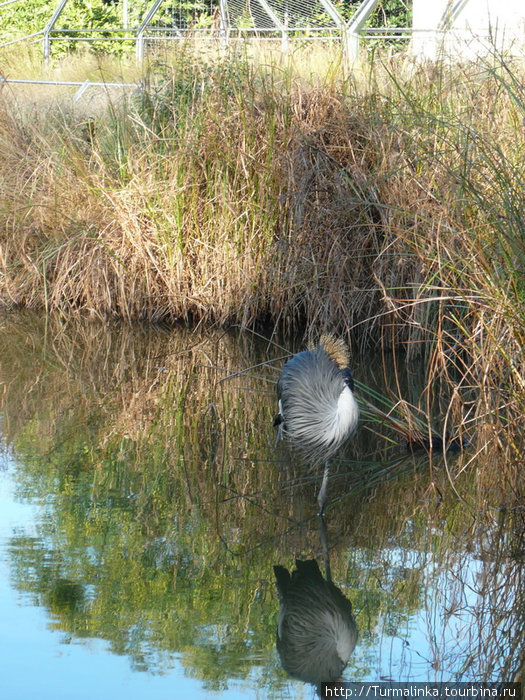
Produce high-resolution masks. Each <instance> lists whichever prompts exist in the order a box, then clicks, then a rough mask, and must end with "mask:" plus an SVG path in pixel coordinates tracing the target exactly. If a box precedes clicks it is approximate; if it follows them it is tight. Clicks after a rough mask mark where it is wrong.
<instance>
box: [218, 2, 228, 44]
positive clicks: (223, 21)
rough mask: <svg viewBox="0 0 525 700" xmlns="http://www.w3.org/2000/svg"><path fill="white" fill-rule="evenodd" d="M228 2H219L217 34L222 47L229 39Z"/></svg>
mask: <svg viewBox="0 0 525 700" xmlns="http://www.w3.org/2000/svg"><path fill="white" fill-rule="evenodd" d="M228 29H229V21H228V0H219V34H220V37H221V39H222V43H223V45H224V46H226V45H227V44H228V39H229V36H228V35H229V32H228Z"/></svg>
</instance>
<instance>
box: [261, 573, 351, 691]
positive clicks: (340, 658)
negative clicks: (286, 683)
mask: <svg viewBox="0 0 525 700" xmlns="http://www.w3.org/2000/svg"><path fill="white" fill-rule="evenodd" d="M295 566H296V569H295V570H294V571H293V572H292V574H290V573H289V571H288V570H287V569H285V568H284V566H274V567H273V570H274V573H275V579H276V582H277V591H278V594H279V617H278V622H277V651H278V652H279V656H280V658H281V663H282V666H283V668H284V670H285V671H286V672H287V673H289V674H290V675H291V676H293V677H294V678H298V679H300V680H303V681H306V682H307V683H314V684H316V685H319V684H320V683H322V682H323V681H328V682H329V681H336V680H338V679H340V678H341V674H342V672H343V670H344V668H345V666H346V664H347V663H348V659H349V658H350V654H351V653H352V651H353V649H354V647H355V645H356V642H357V626H356V623H355V620H354V617H353V615H352V604H351V603H350V601H349V600H348V599H347V598H345V596H344V595H343V593H342V592H341V591H340V590H339V588H337V586H335V585H334V584H333V583H332V582H331V581H327V580H325V579H324V578H323V575H322V574H321V571H320V570H319V566H318V565H317V562H316V561H315V560H313V559H312V560H309V561H299V560H297V561H296V562H295Z"/></svg>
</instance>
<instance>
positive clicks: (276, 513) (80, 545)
mask: <svg viewBox="0 0 525 700" xmlns="http://www.w3.org/2000/svg"><path fill="white" fill-rule="evenodd" d="M39 323H41V325H40V326H39ZM6 330H9V333H5V334H3V335H2V337H1V343H2V347H1V350H2V352H1V353H0V357H1V360H0V362H1V367H0V372H1V374H2V379H3V380H4V386H5V391H4V394H3V396H2V404H3V405H2V410H3V415H4V428H5V433H6V437H7V440H8V442H9V443H10V444H11V445H12V446H13V448H14V449H15V451H16V453H17V455H18V458H19V460H20V468H19V470H18V472H17V478H18V479H19V483H20V484H21V488H22V489H23V491H24V493H25V494H26V495H27V496H29V497H32V498H37V499H38V500H42V499H44V498H45V497H46V496H49V494H55V495H54V497H53V500H52V502H51V503H52V505H51V506H50V505H48V510H47V514H46V516H45V517H44V518H43V520H42V523H41V525H42V528H43V532H44V533H45V537H44V538H42V539H40V540H34V539H33V540H27V541H22V540H18V541H17V542H16V543H14V544H15V546H14V547H13V548H12V558H13V561H14V562H15V564H14V569H13V570H14V572H15V573H14V578H15V580H16V581H17V586H18V587H20V588H22V589H24V588H25V589H26V590H29V591H31V592H32V593H33V594H34V595H36V596H37V597H38V599H39V600H40V601H42V602H43V603H44V604H47V605H49V606H50V607H52V609H53V610H54V614H55V615H56V618H57V621H56V624H57V625H58V626H60V627H61V628H62V629H67V630H68V631H70V632H71V633H73V634H75V635H77V636H95V637H97V636H98V637H101V638H107V639H109V640H111V643H112V648H113V649H114V650H115V651H117V652H118V653H126V654H129V655H130V656H131V657H132V658H133V659H134V663H135V664H136V665H137V667H142V668H144V667H146V666H148V667H151V668H154V669H157V670H159V669H161V668H162V664H163V660H162V651H161V650H176V651H179V652H180V651H183V652H184V653H183V658H184V662H185V663H186V664H187V665H188V667H189V669H190V672H192V673H195V674H197V675H199V676H200V677H217V676H221V677H222V678H227V677H228V676H229V675H236V676H243V675H244V674H247V673H248V672H249V669H250V664H251V661H250V660H249V658H250V650H251V649H253V648H257V649H269V648H270V647H271V646H272V645H273V628H274V622H275V613H276V603H275V600H274V594H273V584H272V581H271V567H272V565H273V564H274V563H280V562H288V561H289V560H290V558H291V557H292V556H293V555H296V554H299V553H305V554H308V555H310V556H311V554H312V553H313V554H318V553H319V542H318V537H317V526H316V523H315V516H314V517H313V518H312V516H313V515H314V513H315V498H314V494H315V487H314V486H313V485H312V484H311V483H310V481H311V480H312V478H315V477H312V476H311V475H308V476H306V477H305V475H304V472H303V471H302V469H301V467H300V465H297V469H296V472H295V473H294V471H293V469H292V470H291V469H289V468H288V467H286V468H285V469H283V470H282V471H281V472H279V470H278V469H277V468H276V460H277V455H276V454H275V452H274V448H273V440H274V435H273V433H272V430H271V419H272V415H273V411H274V408H275V406H274V404H275V398H274V396H273V389H272V390H271V393H270V394H267V393H266V391H265V388H266V386H267V385H268V386H272V382H273V381H274V380H275V376H276V374H275V372H274V371H273V370H272V369H270V368H268V367H266V366H262V367H258V368H257V373H256V376H250V373H247V374H246V376H244V375H242V376H237V377H236V378H235V379H231V380H229V381H225V382H224V381H218V380H220V379H221V378H222V377H224V376H229V375H233V374H235V373H236V372H238V370H239V368H240V367H252V366H254V365H259V363H260V362H264V361H266V360H267V359H268V352H269V351H268V350H267V348H266V346H264V348H256V347H254V346H253V344H252V343H251V342H248V341H247V339H246V338H243V337H241V338H238V337H236V336H235V335H230V334H227V333H223V332H194V333H192V334H187V333H186V332H174V333H167V332H165V331H163V330H162V329H145V328H138V329H135V330H134V331H130V329H127V328H120V327H118V328H114V329H110V328H107V327H101V326H98V325H93V326H92V327H91V328H88V327H86V326H83V325H81V326H79V327H78V328H76V327H75V324H70V325H67V324H66V325H63V324H61V323H57V322H56V321H54V320H51V319H50V320H49V325H47V327H46V325H45V323H44V322H43V321H42V322H37V321H35V320H34V319H30V320H29V325H28V322H25V323H24V322H23V321H20V320H16V321H15V322H13V323H12V324H11V325H10V326H9V328H7V327H6ZM21 347H23V348H24V350H25V352H20V348H21ZM276 352H277V350H276ZM279 353H281V351H279ZM265 377H266V378H267V379H268V382H264V383H263V381H262V380H263V379H264V378H265ZM261 388H263V391H262V392H261ZM261 425H265V426H268V427H267V430H262V429H261ZM361 440H362V443H361ZM392 452H393V450H392V448H388V449H386V450H385V448H384V447H383V446H381V447H380V448H379V452H378V453H375V458H374V452H373V450H372V449H371V443H370V441H369V440H368V439H365V436H364V435H363V436H361V435H360V436H359V437H358V439H357V440H356V444H355V445H353V444H352V445H351V446H350V447H349V450H348V453H346V454H343V455H342V458H341V464H339V466H338V470H337V472H336V473H335V474H334V478H333V481H332V484H333V485H334V488H333V489H332V488H331V493H334V494H335V498H334V499H333V503H332V507H331V508H330V510H329V513H328V518H329V530H330V537H331V543H332V547H333V549H332V558H333V562H332V568H333V571H334V575H335V576H336V578H337V580H338V581H341V582H343V583H344V584H345V590H346V592H347V593H349V595H350V597H351V599H352V601H353V602H354V606H355V607H356V609H357V610H358V612H359V616H360V617H359V623H360V628H361V630H362V631H365V634H362V638H363V640H364V641H363V643H364V644H365V645H366V648H367V649H369V650H370V653H372V650H373V649H374V648H375V645H377V641H378V637H377V634H378V632H377V630H376V627H377V625H378V623H379V621H380V620H382V619H383V618H384V611H385V610H387V611H388V615H389V620H390V622H389V624H391V626H392V629H393V630H394V631H395V629H398V628H401V627H402V625H401V622H400V621H402V620H406V619H408V618H409V617H410V616H411V615H412V614H414V611H416V610H418V609H420V607H421V601H426V604H429V601H430V598H428V600H427V599H426V597H425V596H426V593H425V591H426V590H427V589H428V590H429V591H430V590H432V586H434V583H435V582H436V581H437V584H436V585H439V586H440V588H441V589H443V587H444V586H445V584H447V585H449V584H450V577H452V579H453V578H454V577H455V576H456V577H459V580H461V572H462V568H463V563H464V562H463V559H462V557H463V558H464V557H466V554H465V552H466V551H467V550H468V549H472V548H474V550H475V551H479V554H480V561H483V562H485V563H484V567H485V568H484V571H485V572H486V577H487V587H486V590H487V595H489V592H490V590H492V589H490V587H489V584H490V585H493V590H496V584H497V583H498V582H499V580H500V579H499V578H498V577H500V576H505V577H506V579H505V580H506V581H507V582H508V583H507V585H506V587H504V588H503V589H501V588H500V589H498V590H500V591H501V598H499V599H498V598H492V599H491V602H494V604H496V603H497V605H498V606H499V610H500V611H502V612H501V615H502V616H503V618H504V619H505V620H507V621H509V624H510V621H512V614H513V613H512V606H511V602H512V596H513V595H514V591H515V590H516V584H515V581H516V573H515V566H516V561H515V560H512V559H511V558H509V552H512V548H513V547H514V546H516V545H515V544H513V542H515V541H516V540H517V538H514V539H513V535H512V532H513V530H514V531H515V532H516V533H517V530H518V523H517V520H518V512H517V511H516V512H513V511H509V515H508V518H507V520H506V521H505V522H504V523H503V524H502V529H501V531H500V535H498V532H497V531H495V530H494V523H493V522H491V520H492V518H491V513H492V511H486V512H485V513H478V514H477V516H476V517H477V521H478V523H480V524H478V525H477V526H476V527H475V528H472V531H471V527H472V523H473V522H476V519H474V520H473V519H472V518H473V516H472V511H471V510H468V509H466V508H465V507H464V505H463V503H458V502H457V501H455V500H454V498H453V496H450V495H449V494H448V492H447V478H446V474H445V473H444V471H443V470H442V469H439V468H437V466H436V469H435V470H434V479H435V482H436V485H437V490H436V491H434V492H432V491H429V478H428V471H427V469H426V468H425V466H426V465H425V464H424V463H423V464H420V465H419V466H418V464H417V463H414V461H413V458H412V457H411V456H406V453H405V452H404V451H402V455H398V456H397V458H398V459H399V460H400V462H399V463H398V464H391V465H390V466H388V465H389V460H390V462H392V461H393V460H394V459H395V458H396V457H395V456H394V455H393V454H392ZM280 456H281V457H282V455H280ZM348 456H351V457H352V460H351V461H347V457H348ZM364 456H367V457H368V458H370V457H371V459H368V458H367V459H361V457H364ZM420 459H421V460H423V462H424V459H425V458H424V456H423V455H422V456H421V458H420ZM283 466H285V465H284V464H283ZM381 470H384V471H383V472H382V471H381ZM468 477H469V475H468V474H467V473H466V472H464V473H463V475H462V477H460V480H459V482H458V483H457V488H458V489H459V490H460V491H461V492H462V493H463V495H464V498H466V499H467V500H468V501H469V502H470V503H475V502H476V497H477V494H476V491H475V489H476V485H475V484H473V483H472V480H471V479H470V478H468ZM303 479H306V482H307V483H303V482H302V480H303ZM440 492H441V493H442V494H444V495H445V498H444V500H443V502H441V503H440V502H439V498H437V497H436V495H439V493H440ZM339 494H341V496H342V497H341V498H339V497H338V495H339ZM485 498H486V495H485ZM494 503H497V498H496V497H494ZM514 521H516V522H514ZM481 524H483V526H484V528H485V533H487V534H486V536H485V539H483V537H484V536H483V535H482V533H481V529H482V526H481ZM444 528H445V532H446V538H444V537H439V536H437V535H436V536H434V535H432V534H431V533H432V531H435V532H436V533H438V532H440V531H443V529H444ZM470 531H471V535H469V536H466V535H465V533H466V532H470ZM487 538H488V539H487ZM494 545H497V546H496V547H494ZM394 549H395V550H398V551H399V552H401V553H404V554H403V557H404V566H397V565H396V566H392V567H391V571H390V573H388V572H387V570H386V569H385V566H384V564H382V561H384V560H385V556H387V558H388V557H389V556H390V555H389V553H390V552H392V551H393V550H394ZM493 550H494V552H495V555H494V556H495V557H496V559H494V561H492V560H491V559H490V558H488V555H489V554H490V553H491V552H492V551H493ZM431 551H432V552H433V561H434V563H435V570H434V573H432V571H431V570H427V569H426V568H425V566H426V563H425V562H428V552H431ZM409 552H416V553H417V556H418V559H417V561H416V563H415V564H414V562H411V560H410V558H409V555H408V554H407V553H409ZM292 553H293V554H292ZM385 553H386V554H385ZM491 556H492V555H491ZM49 562H53V567H52V568H50V564H49ZM496 562H498V564H496ZM498 566H499V569H498V568H497V567H498ZM447 572H450V574H449V573H447ZM387 573H388V576H387ZM439 576H441V578H439ZM64 580H66V581H71V582H72V583H73V584H80V585H83V583H84V582H86V581H87V582H88V584H89V585H88V587H87V589H85V590H84V598H83V599H82V600H81V599H80V598H79V603H78V606H77V607H75V606H69V607H68V608H67V609H64V610H63V611H62V612H60V610H59V609H58V607H59V606H57V604H56V603H53V601H54V598H53V590H55V589H56V587H57V585H60V581H64ZM53 582H55V583H53ZM48 592H49V593H48ZM46 595H49V596H50V598H48V599H47V602H46ZM450 595H452V593H451V594H450ZM458 595H459V594H458ZM428 596H430V592H429V593H428ZM480 605H481V607H480V609H479V611H478V613H476V614H478V619H479V623H480V624H481V622H483V624H484V625H488V626H489V629H490V630H495V629H496V627H497V625H496V623H497V620H496V617H495V616H494V615H492V613H491V612H490V610H488V609H487V608H486V607H483V605H484V602H483V601H481V603H480ZM77 608H78V610H77ZM431 609H432V610H434V609H435V608H431ZM115 620H119V624H118V628H116V627H115ZM396 620H397V623H396V624H397V628H396V627H395V625H394V622H395V621H396ZM473 624H477V622H475V623H473ZM195 629H200V630H201V635H200V637H198V638H196V637H195ZM130 630H135V633H134V635H133V636H132V638H130ZM226 630H227V632H226ZM246 630H249V632H250V635H249V643H248V642H247V637H246ZM473 636H474V637H476V638H478V635H477V634H476V635H473ZM483 640H486V641H484V642H483V643H484V644H485V645H486V646H485V647H484V648H483V649H482V657H483V658H482V659H481V660H480V665H482V664H483V663H485V661H486V660H487V659H488V658H489V656H490V655H491V654H493V653H494V649H495V647H496V645H497V644H499V642H498V637H497V635H496V634H495V636H492V635H491V634H487V633H486V627H485V631H484V633H483ZM491 644H492V645H493V646H491ZM505 648H506V649H507V648H508V652H509V653H508V655H507V656H506V658H507V659H508V662H507V663H508V668H509V669H512V668H513V664H515V661H514V659H515V658H516V651H515V650H514V651H512V649H511V648H510V647H505ZM461 658H462V659H463V660H464V659H465V658H466V657H465V654H463V656H462V657H461ZM465 663H466V661H465ZM487 663H488V661H487ZM491 663H492V662H491ZM212 670H213V673H212ZM481 670H482V669H481ZM467 673H468V672H467ZM221 674H222V675H221ZM278 682H279V681H277V680H275V683H278Z"/></svg>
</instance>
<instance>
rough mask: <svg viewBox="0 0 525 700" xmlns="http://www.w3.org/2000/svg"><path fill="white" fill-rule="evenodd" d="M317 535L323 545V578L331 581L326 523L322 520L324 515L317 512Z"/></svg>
mask: <svg viewBox="0 0 525 700" xmlns="http://www.w3.org/2000/svg"><path fill="white" fill-rule="evenodd" d="M319 537H320V539H321V545H322V547H323V557H324V571H325V578H326V580H327V581H331V580H332V571H331V569H330V550H329V549H328V535H327V532H326V523H325V521H324V515H323V514H322V513H319Z"/></svg>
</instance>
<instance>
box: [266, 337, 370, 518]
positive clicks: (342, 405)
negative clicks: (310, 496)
mask: <svg viewBox="0 0 525 700" xmlns="http://www.w3.org/2000/svg"><path fill="white" fill-rule="evenodd" d="M353 390H354V381H353V379H352V374H351V372H350V369H349V367H348V348H347V346H346V344H345V342H344V341H343V340H341V339H337V338H334V337H333V336H331V335H323V336H321V339H320V341H319V345H317V347H314V348H310V349H308V350H303V352H300V353H297V355H294V356H293V357H292V358H291V360H289V361H288V362H287V363H286V364H285V365H284V367H283V369H282V372H281V376H280V377H279V381H278V383H277V398H278V399H279V413H278V414H277V416H276V418H275V421H274V425H276V426H278V427H279V432H278V435H277V442H279V440H280V439H281V438H282V436H283V435H285V436H287V437H288V438H289V439H290V441H291V442H292V444H293V445H294V446H295V447H297V448H298V449H299V450H300V451H301V452H302V453H303V454H304V455H305V457H306V458H307V459H308V460H309V461H310V462H312V463H313V464H318V463H319V462H321V461H323V460H324V477H323V483H322V485H321V488H320V490H319V494H318V496H317V500H318V502H319V508H320V511H321V513H322V512H323V510H324V507H325V505H326V500H327V488H328V473H329V460H330V458H331V457H333V456H334V455H335V453H336V452H337V450H338V449H339V448H340V447H341V446H342V445H343V443H344V442H345V441H346V440H347V439H348V438H349V437H350V436H351V435H352V433H354V432H355V430H356V428H357V423H358V421H359V408H358V406H357V402H356V400H355V398H354V394H353Z"/></svg>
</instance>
